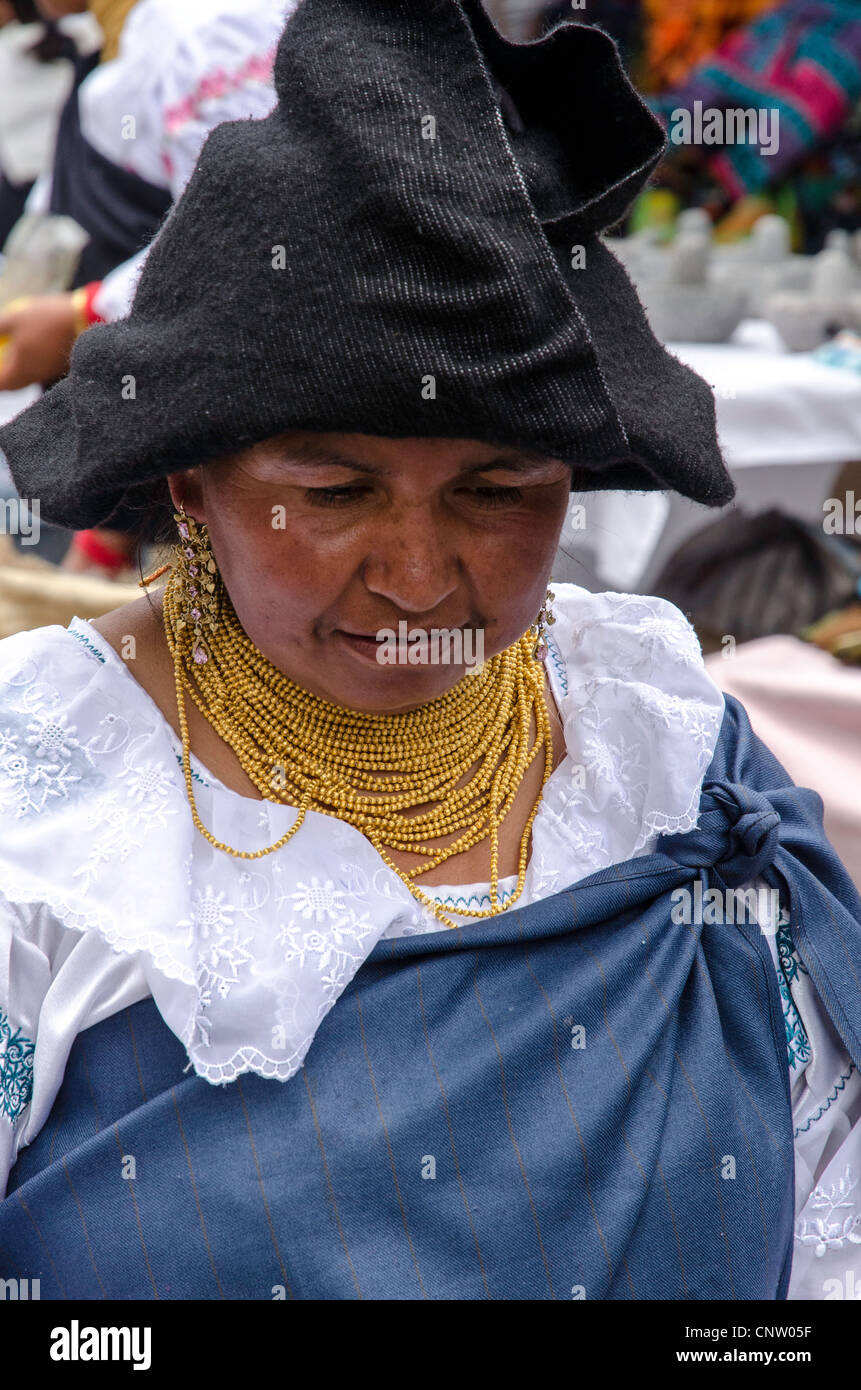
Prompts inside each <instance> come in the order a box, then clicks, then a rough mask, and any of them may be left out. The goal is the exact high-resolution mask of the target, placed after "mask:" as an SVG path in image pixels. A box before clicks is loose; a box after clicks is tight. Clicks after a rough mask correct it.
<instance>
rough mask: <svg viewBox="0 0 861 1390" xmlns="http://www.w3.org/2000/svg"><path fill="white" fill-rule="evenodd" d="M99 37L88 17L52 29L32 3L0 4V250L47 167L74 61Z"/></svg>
mask: <svg viewBox="0 0 861 1390" xmlns="http://www.w3.org/2000/svg"><path fill="white" fill-rule="evenodd" d="M100 37H101V36H100V33H99V28H98V25H97V24H96V22H95V20H94V19H93V18H92V16H91V15H88V14H83V15H70V16H69V17H68V18H67V19H64V20H62V21H61V22H60V23H59V24H57V23H55V22H54V21H53V20H51V21H45V20H43V19H41V17H40V15H39V11H38V10H37V8H36V4H35V0H0V245H2V244H3V242H5V240H6V237H7V236H8V235H9V232H10V231H11V230H12V227H13V226H14V225H15V223H16V222H17V220H18V218H19V217H20V216H21V213H22V212H23V211H24V204H25V203H26V201H27V197H28V195H29V193H30V190H31V189H32V187H33V184H34V183H35V181H36V179H37V178H38V176H39V175H40V174H42V173H44V172H45V171H46V170H47V169H49V168H50V166H51V162H52V159H53V155H54V142H55V140H56V135H57V122H58V120H59V117H60V111H61V109H62V107H63V104H64V103H65V101H66V99H67V97H68V95H69V92H70V90H71V87H72V83H73V81H74V63H75V59H76V57H77V55H78V53H79V52H80V53H82V54H84V53H88V52H92V51H93V49H96V48H98V45H99V41H100Z"/></svg>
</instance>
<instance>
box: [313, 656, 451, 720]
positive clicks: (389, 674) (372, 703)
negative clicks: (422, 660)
mask: <svg viewBox="0 0 861 1390" xmlns="http://www.w3.org/2000/svg"><path fill="white" fill-rule="evenodd" d="M473 670H474V667H471V666H380V667H379V668H378V669H377V670H374V669H373V668H371V669H368V670H367V671H362V672H356V673H355V674H353V673H351V674H350V677H349V679H345V676H346V672H345V671H344V669H343V667H341V668H340V669H339V672H338V678H337V681H336V682H335V683H334V684H333V689H332V690H331V693H328V694H327V695H326V696H325V697H324V698H326V699H327V700H329V701H330V702H331V703H332V704H337V705H341V706H343V707H344V708H346V709H356V710H362V711H364V712H366V713H370V714H396V713H398V712H400V711H403V710H407V709H414V708H416V706H418V705H426V704H428V703H429V702H430V701H431V700H436V699H438V698H439V696H441V695H444V694H445V693H446V691H448V690H451V688H452V687H453V686H455V685H457V683H458V681H459V680H461V679H462V678H463V677H464V676H465V675H467V674H468V673H470V672H471V671H473Z"/></svg>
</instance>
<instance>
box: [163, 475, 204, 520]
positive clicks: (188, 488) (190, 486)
mask: <svg viewBox="0 0 861 1390" xmlns="http://www.w3.org/2000/svg"><path fill="white" fill-rule="evenodd" d="M200 474H201V470H200V468H187V469H185V470H184V471H183V472H182V473H168V475H167V485H168V488H169V489H170V497H171V501H172V502H173V505H174V506H175V507H176V508H177V510H179V508H180V507H184V508H185V510H186V511H187V512H188V514H189V516H191V517H194V520H195V521H198V522H200V523H201V524H203V523H204V522H205V521H206V516H205V513H204V506H203V482H202V479H201V476H200Z"/></svg>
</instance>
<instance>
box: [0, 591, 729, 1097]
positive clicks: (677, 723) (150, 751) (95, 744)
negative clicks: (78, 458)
mask: <svg viewBox="0 0 861 1390" xmlns="http://www.w3.org/2000/svg"><path fill="white" fill-rule="evenodd" d="M556 593H557V599H556V603H555V610H556V614H557V624H556V626H555V627H554V629H553V638H554V645H555V648H556V650H555V652H554V657H555V665H554V664H553V663H551V666H550V668H549V669H550V672H551V680H552V683H553V687H554V693H555V695H556V698H557V703H558V705H559V709H560V714H561V716H562V720H563V725H564V731H565V741H566V749H567V753H566V757H565V759H564V761H563V762H562V764H561V765H560V767H558V768H557V769H556V771H555V772H554V774H553V776H552V777H551V778H550V780H549V781H548V783H547V786H546V788H545V794H544V799H543V801H542V804H541V807H540V808H539V811H538V814H537V816H536V819H535V823H534V827H533V847H532V855H531V860H530V863H529V867H528V872H527V882H526V887H525V891H524V894H523V896H522V897H521V899H520V900H519V902H520V904H522V905H526V904H527V903H529V902H532V901H536V900H537V899H540V898H542V897H546V896H548V895H549V894H551V893H553V892H555V891H557V890H559V889H562V888H564V887H566V886H568V885H569V884H572V883H576V882H577V881H579V880H580V879H582V878H584V877H586V876H587V875H589V874H590V873H593V872H595V871H596V870H598V869H600V868H604V867H607V866H609V865H611V864H614V863H619V862H622V861H624V860H626V859H629V858H632V857H634V856H636V855H639V854H645V853H649V852H651V850H652V849H653V848H654V843H655V839H656V837H657V836H658V835H659V834H661V833H664V832H666V831H684V830H688V829H691V828H692V827H693V826H694V825H695V824H696V817H697V806H698V802H699V794H700V786H701V782H702V777H703V773H704V772H705V770H706V768H707V766H708V764H709V762H710V761H711V758H712V755H713V751H714V747H715V744H716V742H717V737H718V732H719V729H720V724H721V719H722V716H723V708H724V705H723V696H722V695H721V693H720V691H719V690H718V689H717V687H716V686H715V685H714V683H713V682H712V681H711V679H710V677H709V676H708V675H707V673H706V672H705V669H704V667H703V664H702V658H701V654H700V650H699V645H698V643H697V640H696V637H695V635H694V633H693V631H692V629H691V628H690V627H689V625H688V623H687V622H686V621H685V619H684V618H683V617H682V615H681V614H680V613H679V612H678V611H677V610H676V609H675V608H674V607H673V606H672V605H670V604H668V603H666V602H664V601H663V600H661V599H656V598H643V597H639V596H629V595H620V594H599V595H594V594H589V593H588V592H586V591H585V590H582V589H579V588H577V587H575V586H574V585H558V586H556ZM566 685H567V693H566ZM178 748H179V744H178V740H177V739H176V736H175V735H174V733H173V731H172V729H171V728H170V726H169V725H168V724H167V722H166V720H165V719H164V717H163V716H162V714H161V712H160V711H159V710H158V708H157V706H156V705H155V704H154V702H153V701H152V700H151V698H150V697H149V696H148V695H147V694H146V692H145V691H144V690H143V688H142V687H141V686H139V685H138V684H137V682H136V681H135V680H134V679H133V677H132V676H131V674H130V673H129V671H128V670H127V668H126V666H125V664H124V663H123V662H122V661H121V659H120V658H119V656H118V655H117V654H116V653H115V652H114V651H113V650H112V649H111V648H110V647H109V646H108V644H107V643H106V642H104V641H103V640H102V639H101V637H100V635H99V634H98V633H97V632H95V630H94V629H92V628H91V627H90V626H89V624H87V623H85V622H84V621H83V620H80V619H74V620H73V623H72V624H70V629H69V630H66V629H64V628H62V627H59V626H52V627H45V628H40V629H37V630H35V631H33V632H29V633H20V634H18V635H16V636H15V637H11V638H7V639H6V640H5V641H3V642H0V814H2V816H3V821H4V833H3V837H2V844H0V883H2V885H3V893H4V895H5V900H6V903H7V904H16V905H26V906H29V907H32V906H34V905H40V906H42V905H44V906H47V908H48V909H49V911H50V913H51V915H52V917H53V918H54V919H55V923H56V927H57V931H58V932H60V933H63V932H67V931H69V930H72V931H74V932H76V933H82V934H84V933H88V934H93V933H95V934H96V935H97V936H98V937H99V938H100V939H101V940H102V941H104V943H105V945H106V947H107V948H109V949H110V951H111V952H113V953H118V954H126V955H130V956H134V957H135V960H136V962H137V963H139V964H140V966H141V968H142V969H143V972H144V975H145V977H146V980H147V983H148V985H149V987H150V989H151V991H152V995H153V997H154V999H155V1002H156V1004H157V1005H158V1008H159V1010H160V1012H161V1013H162V1015H163V1017H164V1018H165V1021H166V1022H167V1024H168V1025H169V1027H170V1028H171V1029H172V1030H173V1032H174V1033H175V1034H176V1035H177V1037H179V1038H180V1039H181V1041H182V1042H183V1044H184V1046H185V1047H186V1050H187V1052H188V1055H189V1058H190V1061H191V1063H192V1065H193V1067H194V1070H195V1071H196V1072H197V1073H198V1075H200V1076H203V1077H205V1078H206V1079H207V1080H209V1081H211V1082H213V1083H218V1082H224V1081H229V1080H232V1079H234V1078H235V1077H236V1076H238V1075H240V1074H241V1073H243V1072H245V1071H254V1072H257V1073H259V1074H260V1075H263V1076H275V1077H278V1078H279V1079H281V1080H286V1079H287V1078H288V1077H290V1076H292V1075H293V1074H294V1073H295V1072H296V1070H297V1069H298V1068H299V1067H300V1066H301V1064H302V1061H303V1059H304V1057H305V1054H306V1052H307V1050H308V1048H309V1047H310V1044H311V1041H312V1039H313V1037H314V1034H315V1032H316V1030H317V1028H318V1027H319V1024H320V1022H321V1021H322V1019H323V1017H324V1016H325V1014H326V1013H327V1012H328V1010H329V1009H330V1008H331V1007H332V1006H333V1004H334V1003H335V1001H336V1000H337V998H338V997H339V995H340V994H341V993H342V991H343V990H344V989H345V988H346V986H347V984H348V983H349V981H350V980H351V979H352V977H353V976H354V975H355V973H356V971H357V970H358V969H359V967H360V966H361V964H362V962H363V961H364V960H365V959H366V958H367V956H368V954H369V953H370V951H371V950H372V949H373V947H374V946H375V945H376V943H377V941H379V940H380V939H381V938H382V937H384V936H390V937H391V936H398V935H406V934H411V933H415V932H420V931H438V930H440V929H441V928H440V924H439V922H437V921H436V919H435V918H433V916H432V915H431V914H430V913H429V912H426V911H424V910H423V909H421V908H420V906H419V905H418V904H417V903H416V902H415V900H414V899H413V898H412V897H411V895H410V894H409V892H408V890H407V889H406V887H405V885H404V884H403V883H402V882H401V880H400V879H399V878H398V877H397V876H396V875H395V874H394V873H392V872H391V870H389V869H388V868H387V867H386V865H385V864H384V863H383V861H382V860H381V859H380V857H379V855H378V854H377V852H376V850H374V849H373V847H372V846H371V845H370V844H369V843H368V841H367V840H365V838H364V837H363V836H362V835H361V834H360V833H359V832H358V831H357V830H355V829H353V827H351V826H348V825H346V824H344V823H343V822H338V821H334V820H332V819H331V818H330V817H326V816H321V815H318V814H314V813H310V814H309V815H308V816H307V817H306V822H305V824H304V825H303V827H302V829H301V830H300V831H299V833H298V834H297V835H296V837H295V838H294V839H293V840H291V841H290V842H289V843H288V844H287V845H285V846H284V847H283V848H282V849H281V850H279V851H277V852H276V853H274V854H272V855H269V856H267V857H266V858H264V859H262V860H259V861H255V862H251V863H249V862H248V861H242V860H236V859H233V858H231V857H229V856H227V855H224V854H220V853H218V852H217V851H215V850H213V849H212V848H211V847H210V846H209V844H208V843H207V842H206V841H205V840H204V839H203V838H202V837H201V836H200V835H198V834H197V832H196V831H195V830H194V827H193V824H192V821H191V817H190V815H189V811H188V806H187V802H186V796H185V788H184V783H183V778H182V771H181V768H180V766H179V762H178V759H177V753H178ZM193 767H194V771H195V777H196V788H195V791H196V798H197V802H198V807H199V810H200V814H201V816H202V818H203V821H204V824H206V825H207V826H208V828H209V829H210V830H211V831H212V833H213V834H214V835H215V836H216V838H219V839H224V840H226V841H227V842H228V843H231V844H234V845H237V846H242V847H244V848H248V849H251V850H253V849H258V848H263V847H264V846H266V845H268V844H271V843H272V842H273V841H274V840H276V839H278V838H279V837H280V836H281V835H282V834H283V833H284V831H285V830H287V829H288V828H289V826H290V825H291V824H292V823H293V821H294V820H295V815H296V813H295V811H294V810H292V809H291V808H289V807H286V806H282V805H280V804H274V803H270V802H260V801H254V800H251V799H250V798H246V797H242V796H239V795H238V794H237V793H235V792H232V791H230V790H229V789H228V788H226V787H224V786H223V785H222V784H221V783H219V782H218V781H217V779H215V778H213V777H212V776H211V774H209V773H208V772H207V770H206V769H205V768H203V767H202V766H201V764H200V763H198V762H197V760H196V759H194V760H193ZM485 887H486V885H480V884H479V885H464V886H458V887H457V888H452V889H451V890H449V891H450V892H451V893H453V894H456V895H457V897H467V896H469V895H473V894H479V895H480V894H481V893H482V892H483V891H484V889H485ZM433 891H434V894H435V895H437V894H440V893H445V891H446V890H440V889H435V890H433ZM0 904H2V899H0ZM16 919H17V914H14V913H11V912H9V911H8V908H7V911H6V912H3V913H2V914H0V965H4V964H5V960H6V959H7V958H8V955H9V954H10V953H11V949H12V947H11V943H10V942H7V943H6V944H3V943H2V937H3V934H4V933H6V935H7V936H10V937H11V935H13V934H14V932H15V926H14V922H15V920H16ZM464 920H468V919H464ZM9 924H12V925H9ZM60 968H61V969H62V966H61V967H60ZM34 988H35V985H34ZM39 988H41V989H42V990H43V991H44V985H43V984H41V985H39ZM94 989H95V984H94ZM17 992H18V991H16V993H17ZM13 1002H14V1001H13ZM19 1002H20V1001H19ZM38 1002H41V1001H38ZM35 1004H36V1001H30V1005H29V1006H28V1007H26V1008H24V1009H23V1012H22V1016H24V1015H32V1014H33V1012H35V1013H36V1014H38V1007H35V1008H34V1006H35ZM117 1007H121V1005H120V1004H118V1006H117ZM84 1026H86V1023H80V1022H79V1023H78V1024H77V1028H78V1029H79V1028H80V1027H84ZM71 1041H72V1038H70V1039H69V1045H71ZM37 1065H38V1053H37Z"/></svg>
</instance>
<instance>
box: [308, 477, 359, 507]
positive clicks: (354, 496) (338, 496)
mask: <svg viewBox="0 0 861 1390" xmlns="http://www.w3.org/2000/svg"><path fill="white" fill-rule="evenodd" d="M371 491H372V489H371V488H370V487H368V485H367V483H344V484H343V485H342V486H341V487H312V488H308V490H307V492H306V496H307V498H308V500H309V501H310V502H311V503H312V505H313V506H315V507H343V506H346V505H348V504H349V503H350V502H357V501H359V500H360V499H361V498H362V497H364V496H365V495H366V494H367V493H369V492H371Z"/></svg>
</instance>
